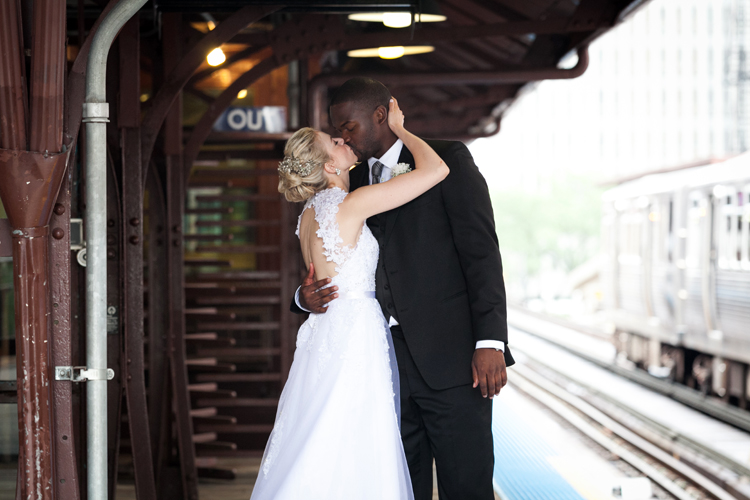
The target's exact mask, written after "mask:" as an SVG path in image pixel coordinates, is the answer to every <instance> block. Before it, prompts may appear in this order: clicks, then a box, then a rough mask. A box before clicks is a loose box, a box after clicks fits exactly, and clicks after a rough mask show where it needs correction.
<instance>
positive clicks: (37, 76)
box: [29, 0, 67, 152]
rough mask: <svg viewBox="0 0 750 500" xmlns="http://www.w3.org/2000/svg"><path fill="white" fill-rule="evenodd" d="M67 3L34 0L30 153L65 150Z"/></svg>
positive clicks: (63, 0)
mask: <svg viewBox="0 0 750 500" xmlns="http://www.w3.org/2000/svg"><path fill="white" fill-rule="evenodd" d="M65 19H66V16H65V0H35V2H34V31H33V32H32V40H33V43H32V46H31V78H30V80H31V99H30V101H31V103H30V104H31V127H30V132H29V149H30V150H31V151H39V152H44V151H49V152H58V151H60V147H61V146H62V144H63V142H62V133H63V89H64V82H65V70H66V64H67V63H66V58H65V37H66V33H65Z"/></svg>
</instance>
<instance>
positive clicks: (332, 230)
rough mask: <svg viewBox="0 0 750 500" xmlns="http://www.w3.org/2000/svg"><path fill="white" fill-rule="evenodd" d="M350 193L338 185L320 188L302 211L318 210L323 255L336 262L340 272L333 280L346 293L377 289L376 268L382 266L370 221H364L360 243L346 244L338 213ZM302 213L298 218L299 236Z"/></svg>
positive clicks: (358, 241)
mask: <svg viewBox="0 0 750 500" xmlns="http://www.w3.org/2000/svg"><path fill="white" fill-rule="evenodd" d="M347 194H348V193H347V192H346V191H344V190H342V189H339V188H335V187H334V188H329V189H326V190H324V191H320V192H319V193H316V194H315V196H313V197H312V198H310V199H309V200H307V203H306V204H305V208H304V209H303V210H302V214H304V213H305V210H307V209H308V208H311V207H312V208H313V209H314V210H315V221H316V222H317V223H318V226H320V228H319V229H318V231H317V233H316V234H317V235H318V238H320V239H321V240H323V255H325V257H326V260H327V261H329V262H333V263H335V264H336V272H337V273H338V274H337V275H336V276H334V277H333V279H332V280H331V285H334V284H335V285H337V286H338V287H339V290H340V291H341V292H342V293H344V292H347V291H373V290H375V269H376V268H377V265H378V242H377V240H376V239H375V237H374V236H373V235H372V233H371V232H370V228H369V227H367V224H363V227H362V232H361V234H360V235H359V239H358V240H357V243H356V244H355V245H354V246H352V245H347V246H344V245H343V243H344V241H343V240H342V239H341V234H340V231H339V223H338V221H337V220H336V215H337V214H338V212H339V205H340V204H341V202H342V201H344V198H346V196H347ZM302 214H300V216H299V219H298V220H297V231H296V234H297V237H299V226H300V222H301V221H302Z"/></svg>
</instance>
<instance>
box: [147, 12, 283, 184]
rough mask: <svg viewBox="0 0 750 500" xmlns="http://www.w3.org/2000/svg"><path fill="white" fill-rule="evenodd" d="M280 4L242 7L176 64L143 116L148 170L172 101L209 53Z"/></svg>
mask: <svg viewBox="0 0 750 500" xmlns="http://www.w3.org/2000/svg"><path fill="white" fill-rule="evenodd" d="M280 8H281V7H280V6H252V5H251V6H247V7H244V8H242V9H240V10H238V11H237V12H235V13H234V14H232V15H231V16H229V17H228V18H227V19H225V20H224V21H223V22H222V23H221V24H219V26H217V27H216V29H214V30H212V31H210V32H209V33H208V34H207V35H206V36H205V37H204V38H203V39H202V40H201V41H200V42H198V43H197V44H196V45H195V46H194V47H193V48H192V49H190V51H188V53H187V54H185V56H184V57H183V58H182V59H181V60H180V61H179V63H177V64H176V65H175V67H174V69H173V71H171V72H170V73H169V76H168V77H167V79H166V80H165V82H164V84H163V85H162V86H161V88H160V89H159V92H158V93H157V94H156V96H155V97H154V99H153V104H152V106H151V109H149V110H148V113H147V114H146V116H145V117H144V119H143V123H142V126H141V151H142V153H141V161H142V168H143V170H144V172H145V171H146V170H147V169H148V164H149V161H150V160H151V153H152V152H153V150H154V145H155V144H156V138H157V136H158V134H159V130H160V129H161V126H162V123H164V119H165V118H166V116H167V113H168V112H169V109H170V108H171V106H172V103H173V102H174V101H175V99H176V98H177V96H178V95H179V93H180V92H181V91H182V88H183V87H184V86H185V84H186V83H187V82H188V81H190V78H191V77H192V76H193V74H194V73H195V71H196V70H197V69H198V68H199V67H200V65H201V64H202V63H203V60H204V59H205V57H206V54H208V53H209V52H211V50H213V49H214V48H216V47H218V46H220V45H221V44H222V43H226V42H228V41H229V40H230V39H231V38H232V37H233V36H234V35H236V34H237V33H238V32H239V31H240V30H242V29H243V28H246V27H247V26H248V25H250V24H252V23H254V22H256V21H259V20H261V19H263V18H264V17H266V16H267V15H268V14H270V13H272V12H275V11H277V10H278V9H280ZM235 95H236V93H235Z"/></svg>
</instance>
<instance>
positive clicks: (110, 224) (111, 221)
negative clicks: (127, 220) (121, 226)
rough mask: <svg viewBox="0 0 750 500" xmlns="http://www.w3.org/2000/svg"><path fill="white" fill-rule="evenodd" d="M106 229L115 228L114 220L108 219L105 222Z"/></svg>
mask: <svg viewBox="0 0 750 500" xmlns="http://www.w3.org/2000/svg"><path fill="white" fill-rule="evenodd" d="M107 227H115V220H114V219H109V220H108V221H107Z"/></svg>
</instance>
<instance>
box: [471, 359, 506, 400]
mask: <svg viewBox="0 0 750 500" xmlns="http://www.w3.org/2000/svg"><path fill="white" fill-rule="evenodd" d="M471 372H472V375H473V376H474V387H477V386H478V387H479V390H480V391H482V397H485V398H486V397H489V398H490V399H492V398H493V397H495V396H497V395H498V394H500V389H502V388H503V387H504V386H505V384H507V383H508V373H507V372H506V370H505V355H504V353H503V351H498V350H495V349H487V348H481V349H476V350H474V357H473V358H472V360H471Z"/></svg>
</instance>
